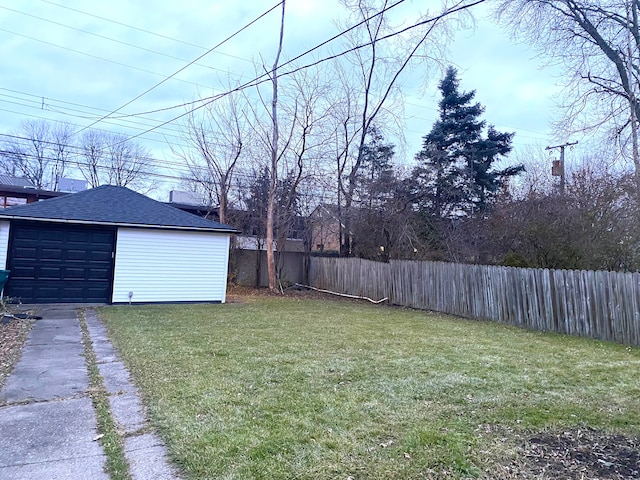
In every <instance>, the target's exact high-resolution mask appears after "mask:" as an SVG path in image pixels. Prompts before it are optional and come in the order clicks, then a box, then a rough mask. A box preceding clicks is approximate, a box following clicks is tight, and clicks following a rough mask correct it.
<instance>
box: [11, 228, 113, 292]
mask: <svg viewBox="0 0 640 480" xmlns="http://www.w3.org/2000/svg"><path fill="white" fill-rule="evenodd" d="M114 244H115V229H112V228H105V227H95V226H72V225H58V224H46V223H38V222H34V223H12V224H11V228H10V235H9V261H8V268H9V270H11V273H10V274H9V281H8V282H7V286H6V288H5V295H8V296H9V297H15V298H16V299H20V301H21V302H22V303H109V302H110V301H111V285H112V279H113V252H115V248H114Z"/></svg>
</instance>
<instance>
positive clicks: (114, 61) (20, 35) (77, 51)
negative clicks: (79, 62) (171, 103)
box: [0, 28, 206, 88]
mask: <svg viewBox="0 0 640 480" xmlns="http://www.w3.org/2000/svg"><path fill="white" fill-rule="evenodd" d="M0 31H2V32H6V33H10V34H12V35H16V36H18V37H23V38H27V39H29V40H33V41H35V42H40V43H44V44H45V45H50V46H52V47H56V48H61V49H63V50H68V51H69V52H73V53H77V54H79V55H84V56H87V57H91V58H95V59H97V60H102V61H104V62H108V63H113V64H114V65H119V66H121V67H126V68H131V69H133V70H138V71H139V72H144V73H148V74H150V75H155V76H157V77H164V76H165V75H164V74H162V73H157V72H152V71H151V70H146V69H144V68H140V67H134V66H133V65H127V64H126V63H122V62H118V61H116V60H110V59H108V58H104V57H100V56H98V55H93V54H92V53H87V52H81V51H80V50H75V49H73V48H69V47H64V46H62V45H58V44H56V43H53V42H48V41H46V40H42V39H40V38H35V37H31V36H29V35H24V34H22V33H17V32H13V31H11V30H7V29H6V28H0ZM175 80H176V81H178V82H183V83H188V84H190V85H195V86H196V87H202V88H206V87H205V86H204V85H201V84H199V83H196V82H191V81H189V80H183V79H181V78H176V79H175Z"/></svg>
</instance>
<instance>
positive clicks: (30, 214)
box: [0, 185, 237, 304]
mask: <svg viewBox="0 0 640 480" xmlns="http://www.w3.org/2000/svg"><path fill="white" fill-rule="evenodd" d="M234 233H237V231H236V230H235V229H234V228H232V227H230V226H229V225H224V224H221V223H218V222H214V221H211V220H207V219H205V218H202V217H198V216H196V215H193V214H190V213H187V212H184V211H182V210H178V209H176V208H174V207H172V206H169V205H166V204H164V203H161V202H158V201H156V200H153V199H151V198H149V197H146V196H144V195H141V194H139V193H136V192H134V191H132V190H129V189H127V188H125V187H116V186H111V185H104V186H101V187H97V188H93V189H90V190H85V191H82V192H78V193H72V194H68V195H65V196H62V197H57V198H51V199H48V200H42V201H40V202H37V203H31V204H28V205H19V206H15V207H10V208H6V209H4V210H0V269H6V270H10V273H9V279H8V281H7V284H6V286H5V291H4V294H5V296H9V297H11V299H12V300H13V301H16V302H22V303H107V304H128V303H177V302H185V303H191V302H216V303H218V302H220V303H224V302H225V298H226V286H227V269H228V262H229V241H230V237H231V235H232V234H234Z"/></svg>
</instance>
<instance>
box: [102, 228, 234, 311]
mask: <svg viewBox="0 0 640 480" xmlns="http://www.w3.org/2000/svg"><path fill="white" fill-rule="evenodd" d="M116 242H117V244H116V259H115V273H114V280H113V302H114V303H126V302H129V292H133V296H132V297H131V301H132V302H134V303H137V302H150V303H151V302H224V301H225V299H226V286H227V265H228V261H229V235H226V234H222V233H207V232H186V231H175V230H153V229H135V228H119V229H118V236H117V240H116Z"/></svg>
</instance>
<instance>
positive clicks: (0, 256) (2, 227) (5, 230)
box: [0, 222, 9, 270]
mask: <svg viewBox="0 0 640 480" xmlns="http://www.w3.org/2000/svg"><path fill="white" fill-rule="evenodd" d="M8 251H9V222H0V270H5V269H6V268H7V253H8Z"/></svg>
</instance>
